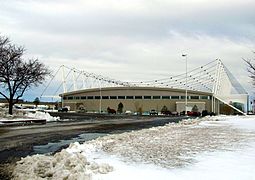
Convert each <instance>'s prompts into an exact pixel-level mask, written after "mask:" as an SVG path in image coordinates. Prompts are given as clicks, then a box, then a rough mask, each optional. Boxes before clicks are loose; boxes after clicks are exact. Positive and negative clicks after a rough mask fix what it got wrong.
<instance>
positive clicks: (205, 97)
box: [200, 96, 208, 99]
mask: <svg viewBox="0 0 255 180" xmlns="http://www.w3.org/2000/svg"><path fill="white" fill-rule="evenodd" d="M200 99H208V96H200Z"/></svg>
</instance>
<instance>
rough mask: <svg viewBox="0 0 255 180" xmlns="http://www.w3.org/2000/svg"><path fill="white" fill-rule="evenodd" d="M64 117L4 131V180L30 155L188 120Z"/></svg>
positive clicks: (0, 159)
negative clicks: (21, 159) (17, 164)
mask: <svg viewBox="0 0 255 180" xmlns="http://www.w3.org/2000/svg"><path fill="white" fill-rule="evenodd" d="M60 115H61V120H60V121H59V122H49V123H47V124H43V125H29V126H5V127H0V172H1V173H0V179H9V178H10V176H9V174H10V172H11V168H12V166H13V163H15V162H16V161H17V160H19V159H20V158H21V157H25V156H27V155H33V154H37V153H39V154H40V153H43V154H45V153H55V152H57V151H59V150H61V149H63V148H66V147H67V146H68V145H69V144H70V143H71V142H74V141H78V142H84V141H88V140H91V139H95V138H97V137H99V136H104V135H107V134H116V133H121V132H127V131H132V130H138V129H143V128H150V127H153V126H162V125H165V124H167V123H170V122H179V121H180V120H182V119H183V118H184V117H160V116H155V117H153V116H118V115H117V116H114V115H111V116H109V115H106V116H103V115H100V116H97V115H94V114H93V115H84V114H78V113H73V114H71V113H61V114H60Z"/></svg>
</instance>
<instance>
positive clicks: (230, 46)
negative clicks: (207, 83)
mask: <svg viewBox="0 0 255 180" xmlns="http://www.w3.org/2000/svg"><path fill="white" fill-rule="evenodd" d="M254 8H255V1H254V0H213V1H212V0H211V1H209V0H74V1H71V0H8V1H7V0H0V33H1V35H5V36H8V37H10V39H11V40H12V41H13V42H14V43H16V44H19V45H24V46H25V47H26V49H27V51H26V56H27V57H35V58H39V59H40V60H41V61H43V62H44V63H45V64H46V65H48V66H49V67H50V68H51V69H53V70H56V69H57V68H58V67H59V66H60V65H62V64H64V65H68V66H69V67H76V68H78V69H84V70H86V71H89V72H94V73H99V74H102V75H104V76H108V77H113V78H115V79H120V80H123V81H137V80H151V79H159V78H164V77H167V76H170V75H174V74H180V73H183V72H185V61H184V60H183V58H182V56H181V55H182V53H186V54H188V67H189V69H192V68H195V67H197V66H200V65H203V64H206V63H208V62H210V61H212V60H214V59H217V58H220V59H221V60H222V61H223V63H224V64H225V65H226V66H227V67H228V69H229V70H230V71H231V72H232V73H233V74H234V75H235V77H236V78H237V79H238V80H239V81H240V82H241V84H242V85H243V86H244V87H245V88H246V90H247V91H249V92H251V87H250V80H249V78H248V77H247V76H248V75H247V72H246V67H245V64H244V62H243V61H242V58H246V59H252V58H254V54H253V53H252V51H255V11H254ZM33 98H34V97H33Z"/></svg>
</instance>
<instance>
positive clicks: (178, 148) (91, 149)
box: [14, 116, 255, 180]
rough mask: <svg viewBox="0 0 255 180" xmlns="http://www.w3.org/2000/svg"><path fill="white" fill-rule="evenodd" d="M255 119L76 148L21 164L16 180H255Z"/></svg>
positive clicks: (184, 126) (223, 119) (207, 121)
mask: <svg viewBox="0 0 255 180" xmlns="http://www.w3.org/2000/svg"><path fill="white" fill-rule="evenodd" d="M254 149H255V118H254V117H253V116H248V117H238V116H216V117H206V118H203V119H202V120H201V119H196V120H185V121H182V122H181V123H178V124H168V125H165V126H163V127H154V128H150V129H143V130H139V131H133V132H128V133H122V134H115V135H109V136H104V137H100V138H97V139H96V140H92V141H89V142H86V143H84V144H79V143H73V144H71V145H70V146H69V148H67V149H66V150H62V151H61V152H59V153H57V154H55V155H54V156H45V155H35V156H29V157H26V158H24V159H22V160H21V161H20V162H18V164H17V166H16V168H15V170H14V179H40V178H46V179H95V180H114V179H146V180H147V179H159V180H164V179H171V180H172V179H174V180H183V179H191V180H192V179H209V180H210V179H229V180H230V179H231V180H232V179H240V180H244V179H247V180H251V179H255V174H254V168H255V163H254V162H255V151H254Z"/></svg>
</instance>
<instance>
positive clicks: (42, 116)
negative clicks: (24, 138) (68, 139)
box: [27, 111, 60, 122]
mask: <svg viewBox="0 0 255 180" xmlns="http://www.w3.org/2000/svg"><path fill="white" fill-rule="evenodd" d="M27 117H31V118H36V119H46V121H47V122H49V121H58V120H59V119H60V118H59V117H53V116H51V115H50V114H49V113H48V112H40V111H36V112H35V113H28V114H27Z"/></svg>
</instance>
